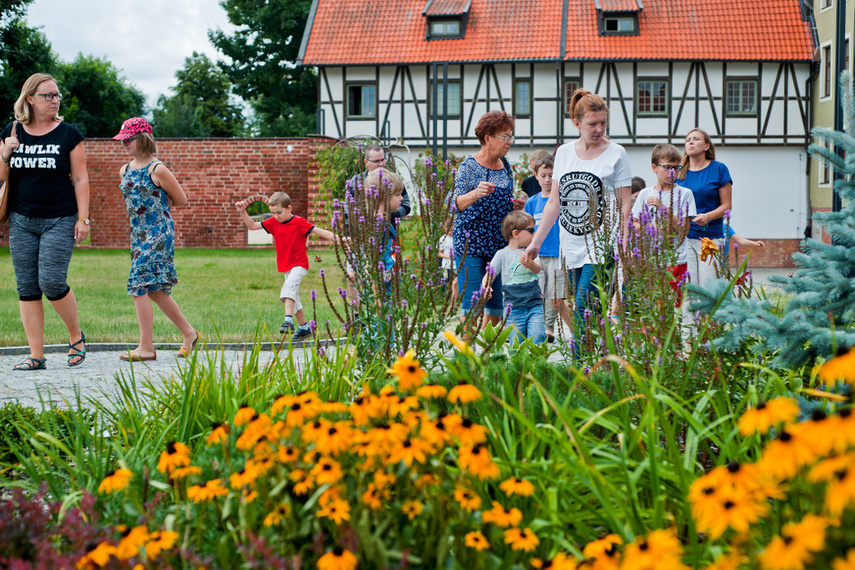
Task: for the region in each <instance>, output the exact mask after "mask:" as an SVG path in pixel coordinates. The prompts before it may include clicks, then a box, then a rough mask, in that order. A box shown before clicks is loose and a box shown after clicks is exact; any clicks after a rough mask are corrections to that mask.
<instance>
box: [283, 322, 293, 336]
mask: <svg viewBox="0 0 855 570" xmlns="http://www.w3.org/2000/svg"><path fill="white" fill-rule="evenodd" d="M293 332H294V323H293V322H292V321H285V322H284V323H282V326H281V327H279V334H291V333H293Z"/></svg>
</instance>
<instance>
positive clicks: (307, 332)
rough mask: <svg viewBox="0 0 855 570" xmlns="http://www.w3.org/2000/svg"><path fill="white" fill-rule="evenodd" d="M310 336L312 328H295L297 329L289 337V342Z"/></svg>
mask: <svg viewBox="0 0 855 570" xmlns="http://www.w3.org/2000/svg"><path fill="white" fill-rule="evenodd" d="M310 336H312V330H311V329H309V328H308V327H306V328H304V329H297V331H296V332H295V333H294V336H292V337H291V342H299V341H301V340H303V339H304V338H308V337H310Z"/></svg>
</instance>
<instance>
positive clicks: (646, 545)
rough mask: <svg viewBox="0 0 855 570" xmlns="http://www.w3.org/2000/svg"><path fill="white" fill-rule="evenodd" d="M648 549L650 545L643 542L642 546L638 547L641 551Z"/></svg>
mask: <svg viewBox="0 0 855 570" xmlns="http://www.w3.org/2000/svg"><path fill="white" fill-rule="evenodd" d="M648 548H650V545H649V544H647V543H646V542H642V543H641V544H639V545H638V549H639V550H641V551H646V550H647V549H648Z"/></svg>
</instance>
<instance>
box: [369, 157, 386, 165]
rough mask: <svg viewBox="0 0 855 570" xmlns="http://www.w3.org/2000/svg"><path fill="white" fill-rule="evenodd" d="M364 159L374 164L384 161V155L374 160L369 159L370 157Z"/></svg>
mask: <svg viewBox="0 0 855 570" xmlns="http://www.w3.org/2000/svg"><path fill="white" fill-rule="evenodd" d="M365 161H366V162H373V163H374V164H380V163H381V162H386V157H385V156H384V157H383V158H377V159H374V160H371V159H370V158H366V159H365Z"/></svg>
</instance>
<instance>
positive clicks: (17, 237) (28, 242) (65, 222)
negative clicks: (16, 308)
mask: <svg viewBox="0 0 855 570" xmlns="http://www.w3.org/2000/svg"><path fill="white" fill-rule="evenodd" d="M76 223H77V216H76V215H75V216H66V217H63V218H28V217H27V216H22V215H21V214H17V213H15V212H12V213H10V215H9V250H10V251H11V253H12V266H13V267H14V268H15V280H16V281H17V283H18V298H19V299H20V300H21V301H40V300H41V298H42V293H44V295H45V297H47V298H48V300H49V301H59V300H60V299H62V298H63V297H65V296H66V295H68V292H69V291H71V287H69V286H68V283H67V279H68V264H69V263H70V262H71V254H72V253H73V252H74V225H75V224H76Z"/></svg>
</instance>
